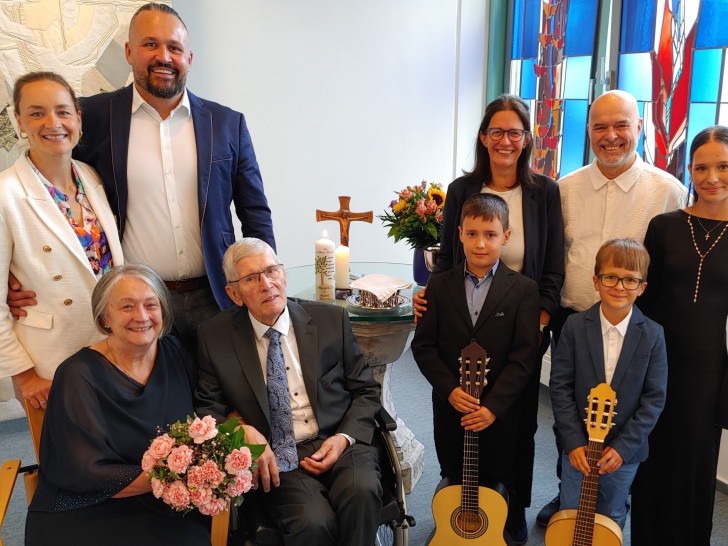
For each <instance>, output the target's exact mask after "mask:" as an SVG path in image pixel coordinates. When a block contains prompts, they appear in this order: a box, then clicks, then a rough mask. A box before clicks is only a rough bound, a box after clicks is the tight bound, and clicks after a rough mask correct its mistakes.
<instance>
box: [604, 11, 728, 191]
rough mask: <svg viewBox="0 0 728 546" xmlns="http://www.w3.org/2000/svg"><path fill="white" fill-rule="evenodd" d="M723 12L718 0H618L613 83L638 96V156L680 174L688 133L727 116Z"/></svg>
mask: <svg viewBox="0 0 728 546" xmlns="http://www.w3.org/2000/svg"><path fill="white" fill-rule="evenodd" d="M726 20H728V2H726V1H725V0H624V1H623V3H622V20H621V23H622V26H621V32H620V44H619V52H620V53H619V78H618V87H619V88H620V89H624V90H625V91H629V92H630V93H632V94H633V95H635V97H636V98H637V100H638V101H640V106H641V109H642V111H643V117H644V131H643V136H642V141H641V143H640V144H641V147H640V150H641V153H642V154H643V156H644V158H645V160H647V161H648V162H650V163H653V164H655V165H656V166H658V167H660V168H661V169H665V170H666V171H668V172H670V173H672V174H674V175H675V176H677V177H678V178H679V179H681V180H682V181H683V182H687V165H686V156H687V151H688V148H689V146H690V142H692V139H693V137H694V136H695V135H696V134H697V133H698V132H699V131H701V130H702V129H704V128H705V127H708V126H710V125H714V124H716V123H723V124H726V123H728V118H726V116H725V112H726V110H728V90H726V85H725V84H724V82H725V81H726V79H725V77H724V74H725V70H726V68H725V64H726V48H727V47H728V33H726V32H725V23H726ZM648 21H649V22H651V24H647V22H648ZM645 74H651V78H646V77H644V75H645Z"/></svg>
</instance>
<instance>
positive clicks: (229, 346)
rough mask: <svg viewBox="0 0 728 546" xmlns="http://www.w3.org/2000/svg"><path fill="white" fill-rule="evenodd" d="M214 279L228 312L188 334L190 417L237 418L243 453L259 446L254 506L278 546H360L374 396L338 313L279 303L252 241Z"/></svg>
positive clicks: (278, 286) (371, 470) (271, 267)
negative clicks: (195, 357) (229, 303)
mask: <svg viewBox="0 0 728 546" xmlns="http://www.w3.org/2000/svg"><path fill="white" fill-rule="evenodd" d="M223 269H224V272H225V276H226V278H227V281H228V284H227V286H226V287H225V288H226V290H227V293H228V295H229V296H230V298H231V299H232V300H233V302H234V303H235V305H234V306H233V307H230V308H229V309H227V310H226V311H223V312H221V313H220V314H218V315H217V316H215V317H213V318H211V319H209V320H208V321H206V322H204V323H203V324H202V325H201V326H200V327H199V329H198V338H199V367H200V369H199V380H198V387H197V392H196V410H197V413H198V415H208V414H209V415H212V416H213V417H215V418H216V419H218V420H219V419H224V418H226V416H228V415H229V414H233V415H237V416H240V418H241V423H242V424H243V427H244V430H245V437H246V441H248V442H251V443H264V444H268V445H267V446H266V449H265V451H264V452H263V454H262V455H261V456H260V458H259V459H258V463H257V464H258V471H257V476H256V480H259V485H262V489H263V491H264V493H263V494H260V495H259V497H258V499H262V500H261V502H263V503H264V506H265V508H266V510H267V511H268V512H269V514H270V515H271V517H272V519H273V521H275V522H276V525H277V526H278V528H279V530H280V532H281V534H282V535H283V537H284V543H285V544H287V545H289V544H300V545H305V546H312V545H314V544H315V545H319V546H320V545H325V544H332V545H333V544H361V545H366V546H371V545H372V544H374V541H375V536H376V530H377V526H378V519H379V513H380V510H381V494H382V488H381V484H380V472H379V466H378V463H377V453H376V450H375V448H374V447H372V446H371V445H370V444H371V441H372V435H373V432H374V428H375V421H374V417H375V415H376V414H377V412H378V411H379V407H380V386H379V384H378V383H377V382H376V381H375V380H374V378H373V376H372V372H371V370H370V369H369V366H368V365H367V363H366V361H365V360H364V357H363V355H362V352H361V349H360V347H359V344H358V342H357V340H356V338H355V337H354V333H353V332H352V330H351V325H350V324H349V318H348V316H347V314H346V312H345V311H344V309H342V308H340V307H337V306H335V305H329V304H324V303H318V302H310V301H297V300H295V299H287V298H286V282H287V281H286V274H285V271H284V269H283V265H282V264H281V263H280V262H279V261H278V258H277V257H276V255H275V253H274V252H273V250H272V249H271V247H270V246H268V244H266V243H265V242H263V241H261V240H259V239H255V238H250V237H248V238H244V239H243V240H241V241H238V242H236V243H235V244H233V245H232V246H231V247H230V248H228V249H227V252H225V256H224V259H223ZM256 483H258V482H257V481H256ZM243 506H244V505H243Z"/></svg>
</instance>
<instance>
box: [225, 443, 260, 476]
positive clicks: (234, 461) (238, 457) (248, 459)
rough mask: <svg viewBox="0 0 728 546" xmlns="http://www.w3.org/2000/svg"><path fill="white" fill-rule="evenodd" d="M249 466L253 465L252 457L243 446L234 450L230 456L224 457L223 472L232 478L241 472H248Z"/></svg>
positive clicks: (248, 450)
mask: <svg viewBox="0 0 728 546" xmlns="http://www.w3.org/2000/svg"><path fill="white" fill-rule="evenodd" d="M251 464H253V455H252V454H251V453H250V449H248V448H247V447H245V446H243V447H241V448H240V449H234V450H233V451H232V452H231V453H230V455H228V456H227V457H225V472H227V473H228V474H231V475H233V476H234V475H235V474H238V473H239V472H241V471H243V470H248V469H249V468H250V465H251Z"/></svg>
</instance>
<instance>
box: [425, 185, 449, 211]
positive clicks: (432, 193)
mask: <svg viewBox="0 0 728 546" xmlns="http://www.w3.org/2000/svg"><path fill="white" fill-rule="evenodd" d="M427 198H428V199H432V200H433V201H434V202H435V204H437V208H438V209H441V208H442V207H444V206H445V192H444V191H442V190H441V189H440V188H436V187H434V186H432V187H430V189H429V190H427Z"/></svg>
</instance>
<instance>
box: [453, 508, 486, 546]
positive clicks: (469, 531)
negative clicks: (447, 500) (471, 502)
mask: <svg viewBox="0 0 728 546" xmlns="http://www.w3.org/2000/svg"><path fill="white" fill-rule="evenodd" d="M450 525H451V526H452V528H453V530H454V531H455V532H456V533H457V534H458V535H459V536H461V537H464V538H468V539H473V538H478V537H480V536H482V535H483V534H485V532H486V531H487V530H488V516H487V515H486V514H485V512H484V511H483V510H481V509H480V508H478V511H477V512H476V511H474V510H463V509H462V506H458V508H457V509H456V510H455V511H454V512H453V513H452V515H451V516H450Z"/></svg>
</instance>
